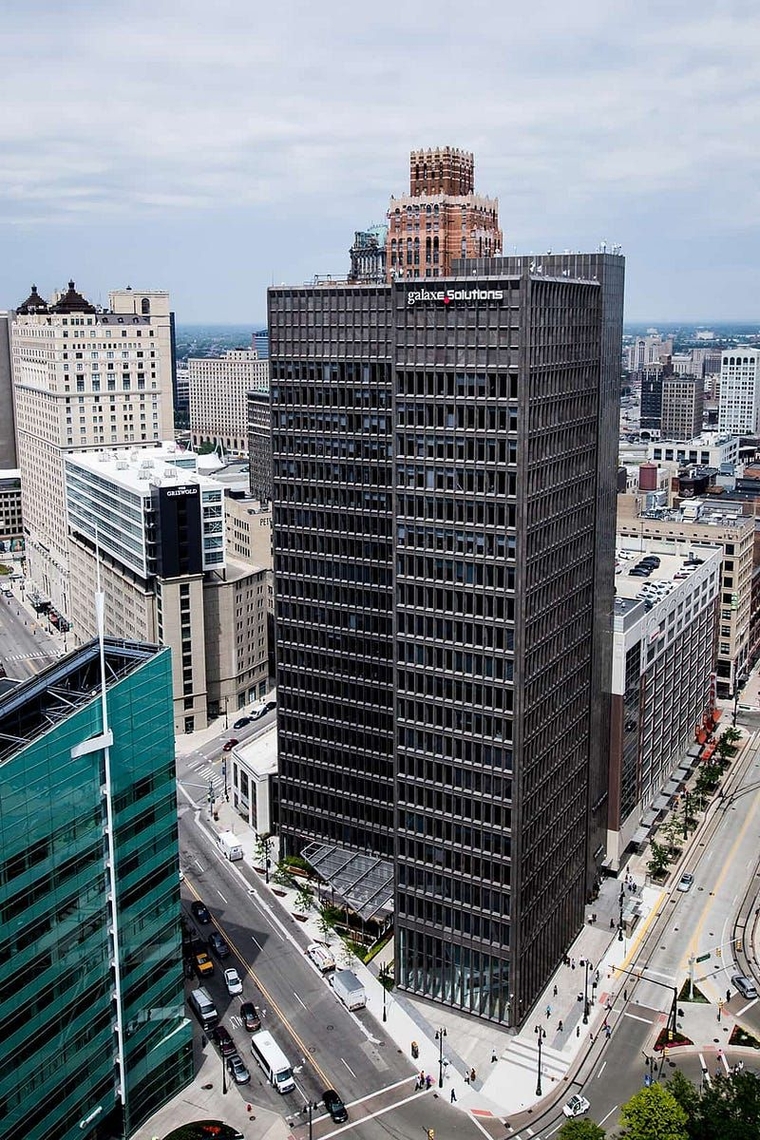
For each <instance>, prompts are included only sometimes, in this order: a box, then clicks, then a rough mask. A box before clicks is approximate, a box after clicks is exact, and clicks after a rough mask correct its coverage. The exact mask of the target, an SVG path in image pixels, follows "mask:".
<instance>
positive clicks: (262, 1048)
mask: <svg viewBox="0 0 760 1140" xmlns="http://www.w3.org/2000/svg"><path fill="white" fill-rule="evenodd" d="M251 1052H252V1053H253V1055H254V1057H255V1058H256V1060H257V1061H258V1063H259V1064H260V1065H261V1068H262V1069H263V1070H264V1073H265V1074H266V1078H267V1080H268V1081H269V1083H270V1084H271V1085H274V1087H275V1088H276V1089H277V1091H278V1093H288V1092H292V1091H293V1089H294V1088H295V1087H296V1082H295V1079H294V1077H293V1069H292V1068H291V1064H290V1061H289V1060H288V1058H287V1057H286V1056H285V1054H284V1053H283V1051H282V1049H281V1048H280V1046H279V1045H278V1044H277V1042H276V1041H275V1039H274V1037H273V1036H272V1034H271V1033H268V1032H267V1030H266V1029H265V1030H263V1031H262V1032H261V1033H254V1035H253V1037H252V1038H251Z"/></svg>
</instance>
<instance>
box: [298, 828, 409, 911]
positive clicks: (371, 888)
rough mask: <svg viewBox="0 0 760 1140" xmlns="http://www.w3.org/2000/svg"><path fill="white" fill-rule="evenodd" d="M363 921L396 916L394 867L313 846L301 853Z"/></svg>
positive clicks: (332, 849) (349, 853)
mask: <svg viewBox="0 0 760 1140" xmlns="http://www.w3.org/2000/svg"><path fill="white" fill-rule="evenodd" d="M301 854H302V856H303V858H304V859H305V860H306V862H307V863H310V864H311V866H312V867H313V868H314V870H315V871H318V872H319V874H320V875H321V876H322V878H323V879H324V880H325V882H326V883H327V885H328V886H329V887H330V889H331V890H332V891H334V892H335V894H336V895H338V896H339V897H340V898H341V899H342V900H343V901H344V903H345V904H346V906H348V907H349V908H350V909H351V910H353V911H354V913H355V914H358V915H359V917H360V918H363V919H370V918H375V917H378V916H380V917H384V918H385V917H388V916H389V915H390V914H392V912H393V866H392V864H391V863H387V862H385V861H384V860H382V859H378V858H377V857H376V856H374V855H363V854H360V853H358V852H354V851H345V850H343V848H340V847H331V846H328V845H327V844H320V843H310V844H309V845H308V846H307V847H305V848H304V849H303V851H302V852H301Z"/></svg>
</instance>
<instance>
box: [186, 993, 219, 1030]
mask: <svg viewBox="0 0 760 1140" xmlns="http://www.w3.org/2000/svg"><path fill="white" fill-rule="evenodd" d="M187 1001H188V1005H189V1006H190V1008H191V1010H192V1011H193V1013H194V1014H195V1016H196V1017H197V1018H198V1020H199V1021H200V1023H201V1025H202V1027H203V1029H204V1030H205V1031H206V1033H208V1031H209V1030H210V1029H213V1028H214V1026H215V1025H218V1024H219V1014H218V1013H217V1011H216V1006H215V1005H214V1000H213V998H212V997H211V994H210V993H209V992H208V990H207V989H204V988H203V986H200V987H199V988H198V989H197V990H193V992H192V993H191V994H190V997H189V998H188V999H187Z"/></svg>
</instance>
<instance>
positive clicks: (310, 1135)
mask: <svg viewBox="0 0 760 1140" xmlns="http://www.w3.org/2000/svg"><path fill="white" fill-rule="evenodd" d="M311 1110H312V1103H311V1101H309V1103H308V1104H305V1105H304V1106H303V1108H302V1109H301V1112H308V1114H309V1140H312V1130H311Z"/></svg>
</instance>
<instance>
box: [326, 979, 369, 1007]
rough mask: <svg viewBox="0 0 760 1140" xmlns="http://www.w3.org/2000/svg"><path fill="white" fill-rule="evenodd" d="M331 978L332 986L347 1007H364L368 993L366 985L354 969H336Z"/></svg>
mask: <svg viewBox="0 0 760 1140" xmlns="http://www.w3.org/2000/svg"><path fill="white" fill-rule="evenodd" d="M331 980H332V988H333V989H334V990H335V992H336V994H337V995H338V997H339V998H340V1000H341V1001H342V1002H343V1004H344V1006H345V1007H346V1009H364V1007H365V1005H366V1004H367V995H366V994H365V992H364V986H363V985H362V984H361V982H360V981H359V979H358V978H357V976H356V974H354V973H353V971H352V970H336V971H335V973H334V974H333V976H332V979H331Z"/></svg>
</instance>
